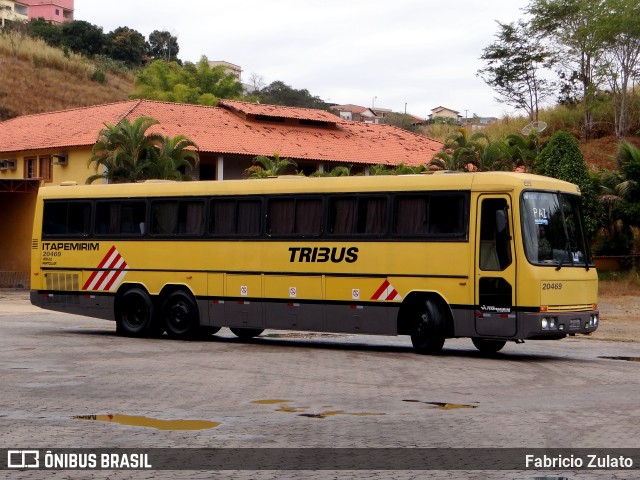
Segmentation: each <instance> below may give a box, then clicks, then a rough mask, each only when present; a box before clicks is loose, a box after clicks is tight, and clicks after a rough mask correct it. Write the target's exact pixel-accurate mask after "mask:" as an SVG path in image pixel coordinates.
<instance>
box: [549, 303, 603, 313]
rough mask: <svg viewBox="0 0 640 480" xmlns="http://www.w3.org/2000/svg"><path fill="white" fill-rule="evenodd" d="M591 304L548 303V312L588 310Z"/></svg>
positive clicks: (591, 308)
mask: <svg viewBox="0 0 640 480" xmlns="http://www.w3.org/2000/svg"><path fill="white" fill-rule="evenodd" d="M591 310H593V304H589V305H549V309H548V310H547V311H549V312H590V311H591Z"/></svg>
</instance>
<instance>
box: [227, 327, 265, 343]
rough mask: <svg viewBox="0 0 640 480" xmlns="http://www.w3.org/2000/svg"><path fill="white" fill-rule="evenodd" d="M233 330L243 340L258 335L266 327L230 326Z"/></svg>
mask: <svg viewBox="0 0 640 480" xmlns="http://www.w3.org/2000/svg"><path fill="white" fill-rule="evenodd" d="M229 330H231V332H232V333H233V334H234V335H235V336H236V337H238V338H240V339H242V340H249V339H250V338H253V337H257V336H258V335H260V334H261V333H262V332H264V329H262V328H231V327H230V328H229Z"/></svg>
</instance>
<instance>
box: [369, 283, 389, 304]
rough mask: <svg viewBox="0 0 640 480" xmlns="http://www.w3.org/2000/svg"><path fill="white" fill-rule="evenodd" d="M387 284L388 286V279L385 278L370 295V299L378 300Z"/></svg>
mask: <svg viewBox="0 0 640 480" xmlns="http://www.w3.org/2000/svg"><path fill="white" fill-rule="evenodd" d="M388 286H389V280H385V281H384V282H383V283H382V285H380V288H378V290H376V293H374V294H373V297H371V300H378V299H379V298H380V295H382V294H383V293H384V291H385V290H386V289H387V287H388Z"/></svg>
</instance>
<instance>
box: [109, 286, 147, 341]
mask: <svg viewBox="0 0 640 480" xmlns="http://www.w3.org/2000/svg"><path fill="white" fill-rule="evenodd" d="M154 316H155V310H154V306H153V302H152V301H151V297H149V294H148V293H147V292H145V291H144V290H142V289H141V288H131V289H129V290H127V291H126V292H124V293H123V294H122V295H119V296H118V299H117V301H116V333H118V334H119V335H124V336H127V337H146V336H149V335H152V334H153V333H154V330H155V325H154Z"/></svg>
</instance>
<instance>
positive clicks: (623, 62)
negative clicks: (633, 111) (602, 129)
mask: <svg viewBox="0 0 640 480" xmlns="http://www.w3.org/2000/svg"><path fill="white" fill-rule="evenodd" d="M603 5H604V9H605V12H604V14H603V16H602V21H601V23H600V24H599V25H598V27H599V28H598V30H599V32H600V34H601V38H602V41H603V43H604V47H605V51H606V56H607V60H608V61H607V63H606V66H605V70H606V71H607V73H608V75H607V78H608V80H609V85H610V86H611V89H612V91H613V92H614V94H615V95H616V100H617V102H616V107H617V115H616V122H615V131H616V137H617V138H618V139H621V138H623V137H624V136H625V135H626V134H627V130H628V127H627V126H628V120H629V119H628V115H629V91H630V88H629V87H630V85H629V84H630V82H631V81H632V80H634V79H637V78H638V69H639V68H640V5H639V4H638V3H637V2H636V1H635V0H604V1H603Z"/></svg>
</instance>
